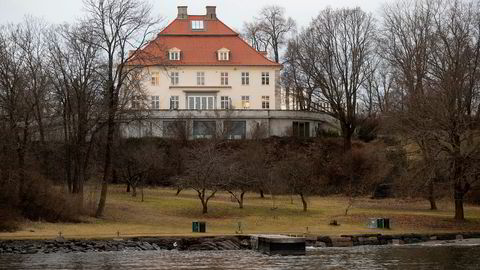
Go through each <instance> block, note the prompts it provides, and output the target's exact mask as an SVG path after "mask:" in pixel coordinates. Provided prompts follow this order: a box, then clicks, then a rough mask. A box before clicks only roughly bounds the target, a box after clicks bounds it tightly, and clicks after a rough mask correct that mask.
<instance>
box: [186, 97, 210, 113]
mask: <svg viewBox="0 0 480 270" xmlns="http://www.w3.org/2000/svg"><path fill="white" fill-rule="evenodd" d="M187 108H188V109H189V110H214V109H215V96H188V98H187Z"/></svg>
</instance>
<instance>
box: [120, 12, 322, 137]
mask: <svg viewBox="0 0 480 270" xmlns="http://www.w3.org/2000/svg"><path fill="white" fill-rule="evenodd" d="M206 9H207V10H206V15H200V16H199V15H188V13H187V7H186V6H180V7H178V16H177V18H176V19H175V20H174V21H173V22H172V23H171V24H170V25H168V26H167V27H166V28H165V29H164V30H163V31H162V32H160V33H159V34H158V35H157V37H156V39H155V40H153V41H151V42H150V43H149V44H148V45H147V46H146V47H145V48H144V49H143V50H142V52H145V53H146V54H148V55H153V56H155V57H153V58H151V59H152V60H149V61H147V62H145V61H142V67H144V69H146V72H147V74H149V75H148V78H147V79H146V80H145V81H144V85H145V88H146V95H147V96H148V98H149V102H148V105H149V116H148V120H147V121H145V120H143V121H138V122H135V121H133V122H125V123H123V128H122V129H121V130H122V132H123V136H125V137H143V136H157V137H171V136H178V134H176V133H177V132H179V130H180V131H181V132H185V136H187V137H188V138H210V137H213V136H224V137H225V138H230V139H245V138H252V137H258V136H261V137H269V136H286V135H296V136H302V137H310V136H315V134H316V132H317V131H318V130H320V129H323V128H325V126H327V125H329V124H328V121H327V119H328V117H327V116H326V115H323V114H319V113H314V112H304V111H287V110H281V100H282V99H281V92H280V90H281V87H280V70H281V69H282V66H281V65H280V64H278V63H276V62H273V61H271V60H269V59H268V58H267V57H266V52H259V51H256V50H255V49H254V48H252V47H251V46H250V45H248V44H247V43H246V42H245V41H244V40H243V39H242V38H241V37H240V36H239V34H238V33H236V32H235V31H233V30H232V29H231V28H229V27H228V26H226V25H225V24H224V23H223V22H221V21H220V20H218V18H217V15H216V7H214V6H207V8H206ZM153 59H155V60H153ZM133 105H135V104H133Z"/></svg>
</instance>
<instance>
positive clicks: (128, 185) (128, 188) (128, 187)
mask: <svg viewBox="0 0 480 270" xmlns="http://www.w3.org/2000/svg"><path fill="white" fill-rule="evenodd" d="M129 192H130V182H127V193H129Z"/></svg>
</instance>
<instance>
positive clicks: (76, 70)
mask: <svg viewBox="0 0 480 270" xmlns="http://www.w3.org/2000/svg"><path fill="white" fill-rule="evenodd" d="M48 39H49V41H50V42H49V43H48V59H49V61H48V62H49V66H48V67H49V77H50V80H51V83H52V85H53V88H54V95H53V99H54V101H55V104H56V106H55V107H54V108H55V110H57V114H56V115H57V117H59V118H61V119H62V126H63V139H64V143H65V176H66V177H65V178H66V179H67V185H68V190H69V191H70V192H71V193H73V194H78V195H79V200H80V202H82V201H83V187H84V183H85V182H86V181H87V179H88V178H89V163H90V161H91V152H92V147H93V142H94V139H95V135H96V133H97V131H98V130H99V122H100V119H101V117H102V114H101V113H99V112H100V111H101V109H102V108H101V107H102V96H101V93H102V92H101V91H102V87H103V85H102V80H101V78H100V76H99V75H98V71H100V70H101V67H100V59H99V48H98V47H97V46H95V45H94V41H93V40H92V36H91V35H90V32H89V31H88V27H84V26H83V25H82V24H78V25H73V26H68V25H64V26H57V27H53V28H52V29H51V30H50V31H49V33H48Z"/></svg>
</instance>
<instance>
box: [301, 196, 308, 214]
mask: <svg viewBox="0 0 480 270" xmlns="http://www.w3.org/2000/svg"><path fill="white" fill-rule="evenodd" d="M300 198H301V199H302V204H303V211H304V212H307V201H306V200H305V196H303V193H300Z"/></svg>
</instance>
